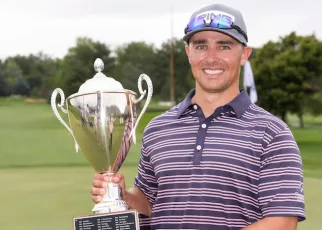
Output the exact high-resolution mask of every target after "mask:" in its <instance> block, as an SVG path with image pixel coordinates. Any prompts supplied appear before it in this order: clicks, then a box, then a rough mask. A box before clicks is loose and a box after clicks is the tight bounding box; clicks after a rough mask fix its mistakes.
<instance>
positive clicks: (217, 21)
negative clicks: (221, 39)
mask: <svg viewBox="0 0 322 230" xmlns="http://www.w3.org/2000/svg"><path fill="white" fill-rule="evenodd" d="M212 16H213V17H212V19H211V21H210V22H209V23H207V22H206V20H205V18H204V17H200V16H199V17H196V18H193V19H191V20H190V22H189V24H188V25H187V27H186V28H185V30H184V33H185V34H187V33H188V32H191V31H194V30H197V29H202V28H205V27H211V28H216V29H235V30H237V31H238V32H239V33H240V34H242V35H243V36H244V38H245V39H246V41H247V42H248V37H247V34H246V33H245V32H244V31H243V30H242V29H241V28H240V27H239V26H237V25H235V24H234V22H233V19H232V18H231V17H229V16H227V15H212Z"/></svg>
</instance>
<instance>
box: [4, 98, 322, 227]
mask: <svg viewBox="0 0 322 230" xmlns="http://www.w3.org/2000/svg"><path fill="white" fill-rule="evenodd" d="M152 107H153V108H152V109H151V110H149V111H148V112H147V113H145V115H144V116H143V118H142V120H141V121H140V125H139V127H138V130H137V136H138V140H137V144H136V145H132V147H131V150H130V152H129V154H128V157H127V158H126V160H125V162H124V164H123V166H122V167H121V172H124V174H125V176H126V180H127V185H128V186H131V185H132V184H133V180H134V176H135V174H136V171H137V164H138V159H139V153H140V142H141V138H142V136H141V135H142V132H143V130H144V127H145V126H146V124H147V123H148V122H149V121H150V120H151V119H152V118H153V117H154V116H157V115H159V114H160V113H161V112H162V111H163V110H164V109H165V108H163V107H162V108H161V107H158V106H157V104H154V105H153V106H152ZM292 132H293V134H294V136H295V138H296V140H297V143H298V145H299V147H300V150H301V154H302V158H303V166H304V176H305V181H304V185H305V200H306V213H307V220H306V221H305V222H303V223H301V224H300V227H299V229H300V230H315V229H320V225H321V224H322V221H321V217H322V211H321V210H322V209H321V208H320V207H322V199H321V198H320V197H321V195H320V194H322V129H321V128H320V127H319V126H312V127H311V128H306V129H300V128H292ZM93 174H94V170H93V169H92V168H91V167H90V165H89V164H88V163H87V161H86V160H85V159H84V157H83V156H82V154H81V153H76V152H75V149H74V143H73V139H72V137H71V136H70V134H69V133H68V132H67V130H65V128H64V127H63V126H62V125H61V124H60V123H59V121H58V120H57V119H56V118H55V117H54V114H53V112H52V111H51V109H50V106H49V105H47V104H26V103H25V102H24V99H1V98H0V183H1V188H2V189H0V197H1V198H0V201H1V208H0V229H1V230H2V229H6V230H20V229H21V230H22V229H24V230H29V229H30V230H31V229H32V230H40V229H43V228H44V227H45V228H46V230H51V229H55V230H56V229H72V218H73V217H75V216H81V215H89V214H91V209H92V207H93V203H92V201H91V196H90V193H89V189H90V187H91V183H92V177H93Z"/></svg>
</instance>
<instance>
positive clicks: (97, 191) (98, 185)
mask: <svg viewBox="0 0 322 230" xmlns="http://www.w3.org/2000/svg"><path fill="white" fill-rule="evenodd" d="M108 182H114V183H118V184H119V185H120V186H121V189H122V191H124V189H125V182H124V176H123V174H115V175H113V176H108V175H106V174H102V173H96V174H95V175H94V179H93V186H92V188H91V191H90V193H91V194H92V200H93V202H95V203H98V202H100V201H101V200H102V199H103V196H104V195H105V194H106V193H107V192H108V191H107V187H108Z"/></svg>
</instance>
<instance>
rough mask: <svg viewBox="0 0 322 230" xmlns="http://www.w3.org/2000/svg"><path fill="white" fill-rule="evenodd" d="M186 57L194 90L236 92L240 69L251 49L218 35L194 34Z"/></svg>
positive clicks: (223, 35)
mask: <svg viewBox="0 0 322 230" xmlns="http://www.w3.org/2000/svg"><path fill="white" fill-rule="evenodd" d="M186 53H187V56H188V58H189V62H190V64H191V70H192V74H193V76H194V78H195V80H196V89H199V90H202V91H205V92H209V93H218V92H223V91H225V90H236V89H238V88H239V74H240V66H241V65H244V63H245V62H246V60H247V59H248V57H249V55H250V53H251V48H250V47H244V46H243V45H242V44H241V43H239V42H238V41H236V40H235V39H233V38H231V37H230V36H228V35H225V34H223V33H220V32H215V31H201V32H198V33H196V34H194V35H193V36H192V37H191V38H190V41H189V45H187V46H186Z"/></svg>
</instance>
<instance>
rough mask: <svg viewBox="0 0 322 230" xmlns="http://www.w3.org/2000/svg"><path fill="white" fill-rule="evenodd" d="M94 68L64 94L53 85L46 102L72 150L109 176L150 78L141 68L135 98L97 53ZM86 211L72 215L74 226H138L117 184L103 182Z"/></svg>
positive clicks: (131, 137) (121, 156)
mask: <svg viewBox="0 0 322 230" xmlns="http://www.w3.org/2000/svg"><path fill="white" fill-rule="evenodd" d="M94 69H95V71H96V72H97V73H96V74H95V76H94V77H93V78H91V79H89V80H87V81H86V82H85V83H84V84H83V85H81V87H80V88H79V91H78V92H77V93H75V94H72V95H71V96H69V97H68V98H67V99H66V100H65V95H64V92H63V91H62V90H61V89H59V88H57V89H55V90H54V91H53V93H52V96H51V107H52V109H53V111H54V113H55V115H56V117H57V118H58V120H59V121H60V122H61V123H62V124H63V125H64V126H65V127H66V129H67V130H68V131H69V133H70V134H71V135H72V137H73V138H74V142H75V148H76V152H78V151H79V150H80V151H81V152H82V153H83V155H84V156H85V158H86V159H87V160H88V162H89V163H90V164H91V166H92V167H93V168H94V170H95V171H96V172H101V173H105V174H107V175H109V176H112V175H113V174H115V173H117V172H118V171H119V169H120V167H121V165H122V163H123V162H124V160H125V158H126V156H127V154H128V152H129V150H130V146H131V143H132V141H133V142H134V143H135V142H136V135H135V130H136V127H137V125H138V122H139V120H140V119H141V117H142V115H143V113H144V112H145V111H146V109H147V107H148V104H149V103H150V101H151V97H152V93H153V86H152V82H151V80H150V78H149V77H148V76H147V75H145V74H141V75H140V76H139V79H138V88H139V92H140V97H139V98H137V94H136V93H135V92H133V91H131V90H127V89H124V88H123V87H122V84H121V83H120V82H118V81H116V80H115V79H113V78H110V77H107V76H105V75H104V74H103V73H102V71H103V69H104V63H103V61H102V60H101V59H99V58H98V59H96V60H95V62H94ZM142 81H145V82H146V83H147V86H148V87H147V90H144V91H143V89H142ZM57 95H60V103H59V104H57V106H56V100H57V99H56V98H57ZM145 95H147V98H146V102H145V104H144V106H143V108H142V111H141V113H140V115H139V116H138V117H137V114H136V104H137V103H138V102H140V101H141V100H142V99H143V98H144V97H145ZM57 107H58V108H59V109H61V111H62V112H63V113H66V114H67V115H68V119H69V126H68V125H67V124H66V123H65V122H64V120H63V119H62V118H61V116H60V115H59V113H58V110H57ZM92 211H93V213H94V215H92V216H87V217H79V218H74V229H76V230H78V229H85V227H86V226H87V228H86V229H93V230H95V229H101V228H103V227H104V226H105V227H106V228H107V229H119V228H120V227H122V226H123V228H126V229H138V214H137V212H136V211H135V210H130V207H129V206H128V205H127V204H126V202H125V201H124V200H123V199H122V192H121V188H120V186H119V185H118V184H115V183H112V182H110V183H108V193H107V194H105V196H104V197H103V200H102V201H101V202H100V203H98V204H96V205H95V206H94V208H93V210H92ZM120 219H121V220H122V221H120ZM122 224H123V225H122ZM108 226H109V227H111V228H109V227H108ZM116 226H118V227H116ZM133 226H135V228H134V227H133ZM104 229H105V228H104Z"/></svg>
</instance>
